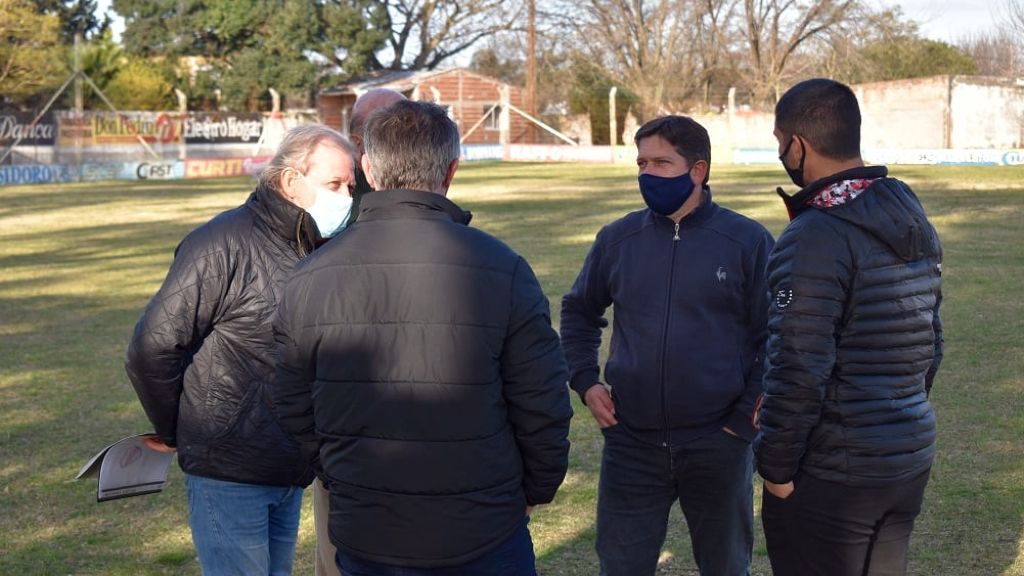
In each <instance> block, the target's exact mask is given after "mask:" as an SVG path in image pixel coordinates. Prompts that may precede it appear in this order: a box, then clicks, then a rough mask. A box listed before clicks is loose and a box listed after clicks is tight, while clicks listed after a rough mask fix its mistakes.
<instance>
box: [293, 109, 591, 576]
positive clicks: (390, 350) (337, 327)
mask: <svg viewBox="0 0 1024 576" xmlns="http://www.w3.org/2000/svg"><path fill="white" fill-rule="evenodd" d="M364 136H365V148H366V155H365V156H364V157H363V168H364V169H365V172H366V174H367V177H368V179H369V181H370V184H371V185H373V187H374V189H375V190H377V191H375V192H371V193H369V194H367V195H366V196H365V197H364V198H363V200H362V208H361V210H360V216H359V220H358V221H357V222H356V223H355V224H353V225H352V226H351V227H350V228H348V229H346V230H345V231H344V232H343V233H342V234H341V235H339V236H338V238H337V239H335V240H334V241H332V242H331V243H330V244H328V245H327V246H325V247H324V248H323V249H322V250H320V251H318V252H317V253H316V254H314V255H313V256H312V257H311V258H309V259H308V260H306V261H305V262H303V264H302V265H301V266H299V267H298V268H297V269H296V271H295V273H294V275H293V276H292V278H290V279H289V281H288V284H287V287H286V289H285V293H284V298H283V300H282V302H281V307H280V309H279V310H278V314H277V317H276V319H275V321H274V330H275V337H276V339H277V341H278V350H279V359H278V362H279V364H278V375H277V379H276V382H275V385H274V388H273V390H274V394H273V396H274V400H275V403H274V407H275V411H276V412H277V414H278V417H279V419H280V420H281V423H282V425H283V426H284V427H285V429H286V430H288V431H289V432H291V433H293V434H295V435H296V437H298V438H299V439H300V440H303V441H305V442H307V443H309V444H311V445H314V446H315V445H317V444H319V454H320V462H321V464H322V466H323V476H322V478H325V479H326V481H327V484H328V489H329V490H330V494H331V502H330V535H331V541H332V542H333V543H334V545H335V546H337V548H338V553H337V561H338V567H339V568H340V569H341V572H342V573H343V574H349V573H352V574H397V573H401V574H403V575H410V576H411V575H414V574H420V573H424V572H423V571H424V570H429V569H432V568H441V567H446V568H447V569H448V570H446V571H445V572H444V573H445V574H473V575H479V576H485V575H488V574H502V575H516V576H519V575H529V574H534V573H535V572H534V567H533V564H534V558H533V546H532V542H531V540H530V535H529V531H528V530H527V526H526V525H527V519H528V514H529V511H530V508H531V507H532V506H535V505H537V504H545V503H547V502H550V501H551V499H552V498H553V497H554V495H555V492H556V490H557V489H558V487H559V485H560V484H561V483H562V479H563V478H564V476H565V472H566V468H567V465H568V452H569V440H568V432H569V419H570V417H571V416H572V410H571V408H570V404H569V396H568V388H567V387H566V384H565V383H566V378H567V371H566V367H565V360H564V358H563V356H562V350H561V347H560V346H559V342H558V336H557V334H555V332H554V330H553V329H552V328H551V324H550V314H549V312H548V301H547V298H545V296H544V294H543V292H541V289H540V285H539V283H538V282H537V279H536V278H535V277H534V274H533V272H532V271H531V270H530V266H529V265H528V264H527V263H526V261H525V260H523V258H522V257H520V256H519V255H517V254H516V253H515V252H513V251H512V250H511V249H510V248H509V247H508V246H506V245H505V244H502V243H501V242H500V241H498V240H497V239H495V238H493V237H492V236H489V235H487V234H485V233H483V232H480V231H478V230H475V229H473V228H470V227H469V226H467V224H468V223H469V215H468V214H467V213H465V212H463V211H462V210H461V209H459V207H458V206H456V205H455V204H454V203H452V202H451V201H449V200H448V199H447V198H446V197H445V194H446V193H447V190H448V186H449V185H450V183H451V180H452V177H453V176H454V174H455V170H456V168H457V167H458V159H459V152H460V145H459V132H458V128H457V127H456V126H455V124H454V123H453V122H452V121H451V119H449V118H448V116H447V113H446V112H445V111H444V109H443V108H441V107H439V106H436V105H434V104H429V103H425V102H409V101H400V102H397V103H395V104H393V105H391V106H390V107H387V108H384V109H382V110H378V111H377V112H374V113H373V114H372V115H371V116H370V120H369V123H368V126H367V128H366V131H365V134H364ZM429 573H431V574H433V573H434V572H429Z"/></svg>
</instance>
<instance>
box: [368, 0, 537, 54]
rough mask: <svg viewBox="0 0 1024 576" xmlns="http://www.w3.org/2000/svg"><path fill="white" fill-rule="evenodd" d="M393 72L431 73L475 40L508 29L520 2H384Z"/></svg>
mask: <svg viewBox="0 0 1024 576" xmlns="http://www.w3.org/2000/svg"><path fill="white" fill-rule="evenodd" d="M384 4H386V6H387V9H388V12H389V14H390V15H391V22H392V28H391V37H390V39H389V41H388V44H389V46H390V48H391V52H392V53H393V60H392V62H391V65H390V66H388V68H392V69H395V70H398V69H403V68H408V69H413V70H419V69H428V70H432V69H434V68H436V67H437V66H438V65H439V64H441V63H442V62H443V61H444V60H446V59H448V58H450V57H452V56H455V55H456V54H459V53H461V52H463V51H464V50H466V49H467V48H469V47H470V46H473V45H474V44H476V43H477V42H478V41H480V40H481V39H483V38H486V37H488V36H491V35H493V34H496V33H498V32H500V31H504V30H507V29H508V28H509V24H510V23H511V22H515V21H516V19H517V17H518V12H519V10H520V9H521V6H520V3H519V2H517V1H510V0H393V1H391V0H385V2H384Z"/></svg>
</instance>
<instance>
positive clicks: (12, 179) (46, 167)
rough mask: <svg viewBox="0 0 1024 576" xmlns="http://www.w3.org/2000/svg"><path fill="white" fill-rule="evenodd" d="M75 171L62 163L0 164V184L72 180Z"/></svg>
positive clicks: (49, 182)
mask: <svg viewBox="0 0 1024 576" xmlns="http://www.w3.org/2000/svg"><path fill="white" fill-rule="evenodd" d="M74 181H75V171H74V170H72V169H71V167H70V166H65V165H63V164H15V165H11V166H0V186H14V185H17V184H51V183H55V182H74Z"/></svg>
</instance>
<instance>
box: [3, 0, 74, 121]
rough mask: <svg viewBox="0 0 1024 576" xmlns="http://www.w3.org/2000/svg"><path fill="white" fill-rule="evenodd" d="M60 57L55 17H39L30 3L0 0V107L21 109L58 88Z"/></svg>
mask: <svg viewBox="0 0 1024 576" xmlns="http://www.w3.org/2000/svg"><path fill="white" fill-rule="evenodd" d="M63 56H64V55H63V48H62V47H61V44H60V19H59V18H58V17H57V16H56V15H54V14H39V13H38V12H37V10H36V6H35V5H34V4H33V3H32V2H31V0H0V105H3V104H5V103H6V104H11V105H15V106H21V105H23V104H25V103H27V102H28V101H29V100H30V99H31V98H32V97H33V96H36V95H38V94H41V93H44V92H47V91H49V90H52V89H54V88H56V87H58V86H60V84H61V83H62V82H63V81H64V80H65V78H66V76H67V74H68V71H67V68H66V67H65V64H64V57H63Z"/></svg>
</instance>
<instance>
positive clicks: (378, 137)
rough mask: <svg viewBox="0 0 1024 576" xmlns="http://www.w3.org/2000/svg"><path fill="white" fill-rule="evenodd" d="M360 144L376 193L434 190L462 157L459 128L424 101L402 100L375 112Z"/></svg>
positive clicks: (436, 108)
mask: <svg viewBox="0 0 1024 576" xmlns="http://www.w3.org/2000/svg"><path fill="white" fill-rule="evenodd" d="M363 140H364V141H363V147H364V149H365V150H366V156H367V157H368V158H369V160H370V171H371V172H372V173H373V179H374V181H375V183H376V185H377V189H378V190H393V189H396V188H405V189H410V190H420V191H427V192H430V191H434V190H436V189H438V188H440V187H441V186H442V185H443V183H444V179H445V176H446V175H447V173H448V166H449V165H450V164H451V163H452V162H453V161H454V160H456V159H458V157H459V154H460V153H461V152H462V145H461V144H460V143H459V127H458V126H456V125H455V122H453V121H452V119H451V118H449V117H448V113H447V112H446V111H445V109H444V108H442V107H440V106H438V105H437V104H431V103H429V102H413V101H411V100H401V101H398V102H395V103H394V104H392V105H391V106H388V107H386V108H382V109H380V110H377V111H375V112H374V113H373V114H371V115H370V118H369V120H368V121H367V124H366V131H365V132H364V134H363Z"/></svg>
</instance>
